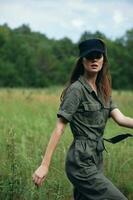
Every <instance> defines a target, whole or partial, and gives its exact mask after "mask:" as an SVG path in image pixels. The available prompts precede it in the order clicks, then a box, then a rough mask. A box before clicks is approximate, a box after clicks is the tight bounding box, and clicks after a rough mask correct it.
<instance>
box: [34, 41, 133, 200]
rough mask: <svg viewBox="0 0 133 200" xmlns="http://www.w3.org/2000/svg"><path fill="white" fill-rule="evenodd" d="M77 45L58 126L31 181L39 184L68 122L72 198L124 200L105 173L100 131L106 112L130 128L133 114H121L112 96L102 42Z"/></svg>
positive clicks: (69, 172)
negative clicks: (70, 140) (70, 132)
mask: <svg viewBox="0 0 133 200" xmlns="http://www.w3.org/2000/svg"><path fill="white" fill-rule="evenodd" d="M79 50H80V56H79V59H78V61H77V64H76V66H75V69H74V70H73V72H72V75H71V78H70V83H69V86H68V87H67V88H66V89H65V90H64V92H63V93H62V96H61V97H62V98H61V99H62V102H61V105H60V108H59V111H58V113H57V116H58V120H57V124H56V127H55V129H54V130H53V133H52V136H51V138H50V141H49V144H48V146H47V149H46V152H45V155H44V158H43V160H42V163H41V165H40V166H39V168H38V169H37V170H36V171H35V172H34V174H33V181H34V183H35V184H36V185H37V186H41V185H42V183H43V181H44V180H45V178H46V176H47V174H48V170H49V165H50V161H51V157H52V154H53V152H54V150H55V148H56V146H57V143H58V142H59V140H60V137H61V135H62V134H63V132H64V130H65V127H66V124H67V123H68V122H69V123H70V128H71V131H72V134H73V137H74V139H73V142H72V144H71V146H70V148H69V150H68V153H67V157H66V163H65V170H66V174H67V177H68V179H69V180H70V182H71V183H72V184H73V187H74V200H107V199H108V200H127V198H126V197H125V196H124V195H123V194H122V193H121V192H120V191H119V190H118V189H117V188H116V187H115V186H114V185H113V184H112V183H111V182H110V181H109V180H108V179H107V178H106V177H105V176H104V175H103V171H102V167H103V150H104V149H105V148H104V143H103V137H102V136H103V132H104V129H105V125H106V122H107V119H108V118H109V117H112V118H113V119H114V121H115V122H116V123H118V124H119V125H121V126H125V127H128V128H133V119H132V118H129V117H126V116H124V115H123V114H122V113H121V112H120V110H119V109H118V108H117V107H116V105H115V104H114V103H113V101H112V99H111V83H110V76H109V72H108V68H107V55H106V54H107V53H106V46H105V44H104V42H103V41H102V40H100V39H90V40H85V41H83V42H81V43H80V44H79Z"/></svg>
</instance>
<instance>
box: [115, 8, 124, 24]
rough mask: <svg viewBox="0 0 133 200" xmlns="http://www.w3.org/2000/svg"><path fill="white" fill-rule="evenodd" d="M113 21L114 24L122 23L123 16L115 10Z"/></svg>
mask: <svg viewBox="0 0 133 200" xmlns="http://www.w3.org/2000/svg"><path fill="white" fill-rule="evenodd" d="M113 20H114V22H115V23H116V24H121V23H123V22H124V16H123V14H122V13H121V12H120V11H119V10H116V11H115V12H114V16H113Z"/></svg>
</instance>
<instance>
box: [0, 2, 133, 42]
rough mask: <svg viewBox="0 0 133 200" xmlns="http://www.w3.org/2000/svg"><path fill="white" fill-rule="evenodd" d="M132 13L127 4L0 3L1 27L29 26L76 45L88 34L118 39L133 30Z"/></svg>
mask: <svg viewBox="0 0 133 200" xmlns="http://www.w3.org/2000/svg"><path fill="white" fill-rule="evenodd" d="M116 8H118V9H116ZM132 10H133V3H132V1H127V0H121V1H114V0H110V1H106V0H100V1H98V0H93V1H88V0H57V1H54V0H45V1H44V0H5V1H1V0H0V24H2V23H8V24H9V26H11V27H13V28H14V27H17V26H19V25H21V24H23V23H26V24H29V25H30V27H31V28H32V29H33V30H35V31H41V32H43V33H45V34H46V35H47V36H48V37H55V38H58V39H59V38H61V37H64V36H67V37H70V38H72V39H73V40H74V41H76V40H78V38H79V37H80V35H81V33H83V32H84V31H85V30H87V31H91V32H94V31H96V30H99V31H101V32H103V33H104V34H105V35H106V36H108V37H119V36H121V35H122V34H124V32H125V31H126V30H127V29H130V28H132V27H133V12H132ZM125 13H126V14H125Z"/></svg>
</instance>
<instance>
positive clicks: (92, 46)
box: [79, 39, 106, 57]
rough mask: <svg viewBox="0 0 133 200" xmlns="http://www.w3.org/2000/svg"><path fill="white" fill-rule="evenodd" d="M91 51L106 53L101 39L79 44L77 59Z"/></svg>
mask: <svg viewBox="0 0 133 200" xmlns="http://www.w3.org/2000/svg"><path fill="white" fill-rule="evenodd" d="M92 51H98V52H101V53H103V54H105V53H106V47H105V44H104V42H103V41H102V40H101V39H89V40H84V41H82V42H81V43H79V57H84V56H87V55H88V54H89V53H90V52H92Z"/></svg>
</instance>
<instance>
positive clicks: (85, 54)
mask: <svg viewBox="0 0 133 200" xmlns="http://www.w3.org/2000/svg"><path fill="white" fill-rule="evenodd" d="M93 51H98V52H101V53H105V51H104V50H102V49H91V50H88V51H85V52H84V53H82V54H80V55H79V57H80V58H82V57H84V56H87V55H88V54H89V53H90V52H93Z"/></svg>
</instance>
